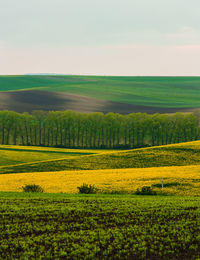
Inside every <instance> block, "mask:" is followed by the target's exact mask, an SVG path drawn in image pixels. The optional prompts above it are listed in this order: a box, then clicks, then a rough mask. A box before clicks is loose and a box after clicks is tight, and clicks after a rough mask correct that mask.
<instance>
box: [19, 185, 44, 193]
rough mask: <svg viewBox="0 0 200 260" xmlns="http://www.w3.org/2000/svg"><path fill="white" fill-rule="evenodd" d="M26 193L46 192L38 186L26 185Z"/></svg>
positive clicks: (23, 188) (24, 189) (24, 187)
mask: <svg viewBox="0 0 200 260" xmlns="http://www.w3.org/2000/svg"><path fill="white" fill-rule="evenodd" d="M22 190H23V191H24V192H44V190H43V188H42V187H41V186H40V185H37V184H26V185H25V186H23V187H22Z"/></svg>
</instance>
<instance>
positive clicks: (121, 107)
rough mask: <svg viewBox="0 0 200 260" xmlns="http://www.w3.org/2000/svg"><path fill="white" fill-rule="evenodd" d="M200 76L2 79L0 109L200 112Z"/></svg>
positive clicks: (4, 77) (45, 76) (122, 112)
mask: <svg viewBox="0 0 200 260" xmlns="http://www.w3.org/2000/svg"><path fill="white" fill-rule="evenodd" d="M199 100H200V77H108V76H107V77H105V76H61V75H52V76H51V75H38V76H36V75H35V76H33V75H26V76H0V109H7V110H14V111H17V112H31V111H32V110H38V109H43V110H74V111H78V112H80V111H81V112H95V111H99V112H104V113H106V112H118V113H121V114H128V113H131V112H147V113H151V114H152V113H156V112H159V113H173V112H177V111H183V112H185V111H186V112H187V111H193V109H195V108H199V107H200V101H199Z"/></svg>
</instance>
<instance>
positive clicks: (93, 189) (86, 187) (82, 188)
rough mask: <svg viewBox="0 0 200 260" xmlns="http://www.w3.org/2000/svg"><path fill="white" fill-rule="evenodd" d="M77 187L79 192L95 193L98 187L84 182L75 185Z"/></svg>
mask: <svg viewBox="0 0 200 260" xmlns="http://www.w3.org/2000/svg"><path fill="white" fill-rule="evenodd" d="M77 189H78V190H79V193H85V194H95V193H97V191H98V189H97V188H96V187H95V186H94V185H91V184H85V183H83V184H82V185H81V186H79V187H77Z"/></svg>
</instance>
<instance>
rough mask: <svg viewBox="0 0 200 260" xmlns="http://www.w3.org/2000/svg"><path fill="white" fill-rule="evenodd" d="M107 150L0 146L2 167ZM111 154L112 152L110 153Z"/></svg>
mask: <svg viewBox="0 0 200 260" xmlns="http://www.w3.org/2000/svg"><path fill="white" fill-rule="evenodd" d="M105 152H107V151H106V150H97V149H96V150H92V149H90V150H87V149H65V148H52V147H51V148H48V147H39V146H19V145H0V166H7V165H17V164H21V163H30V162H38V161H46V160H53V159H61V158H63V159H64V158H65V159H66V158H71V157H72V158H73V157H74V156H81V155H91V154H98V153H105ZM109 152H110V151H109Z"/></svg>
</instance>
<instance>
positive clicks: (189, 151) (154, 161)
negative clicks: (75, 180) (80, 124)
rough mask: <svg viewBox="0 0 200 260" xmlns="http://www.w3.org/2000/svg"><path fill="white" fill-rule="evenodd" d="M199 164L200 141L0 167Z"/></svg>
mask: <svg viewBox="0 0 200 260" xmlns="http://www.w3.org/2000/svg"><path fill="white" fill-rule="evenodd" d="M199 164H200V141H194V142H186V143H181V144H172V145H163V146H156V147H150V148H140V149H133V150H126V151H116V152H112V151H110V152H106V153H105V152H104V153H99V154H92V155H86V156H76V157H74V158H67V159H54V160H47V161H42V162H31V163H23V164H18V165H11V166H2V167H0V172H1V173H19V172H21V173H22V172H48V171H62V170H96V169H120V168H149V167H163V166H186V165H199Z"/></svg>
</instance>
